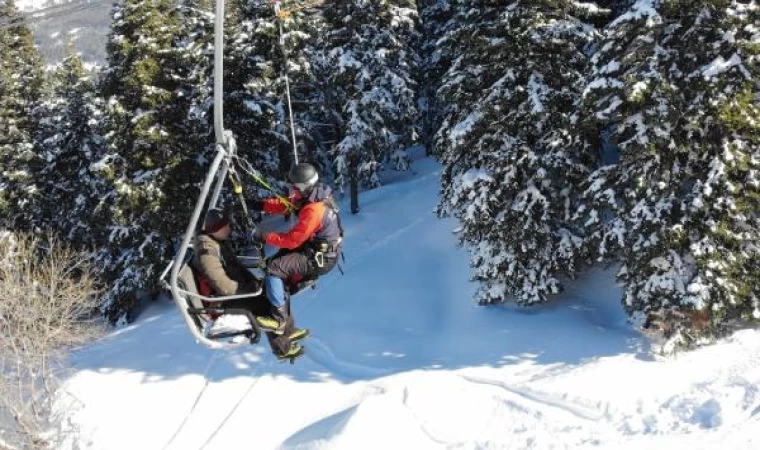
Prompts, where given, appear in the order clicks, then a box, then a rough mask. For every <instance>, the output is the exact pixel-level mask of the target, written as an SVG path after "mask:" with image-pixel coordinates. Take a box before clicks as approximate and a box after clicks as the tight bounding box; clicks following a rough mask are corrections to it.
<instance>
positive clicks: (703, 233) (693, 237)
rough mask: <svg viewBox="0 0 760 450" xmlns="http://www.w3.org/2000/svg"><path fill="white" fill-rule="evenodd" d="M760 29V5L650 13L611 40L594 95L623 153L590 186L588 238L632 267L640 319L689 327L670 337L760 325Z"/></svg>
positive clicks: (600, 123) (604, 46) (694, 6)
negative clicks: (757, 44)
mask: <svg viewBox="0 0 760 450" xmlns="http://www.w3.org/2000/svg"><path fill="white" fill-rule="evenodd" d="M758 25H760V9H759V8H758V6H757V5H756V4H755V3H754V2H751V3H743V2H736V1H711V2H663V3H662V4H661V5H659V7H658V8H657V9H656V10H651V9H648V8H647V7H646V6H645V5H643V4H637V5H636V6H634V9H633V10H632V11H631V14H629V15H628V16H626V18H625V20H616V21H614V22H613V23H612V24H611V25H610V27H609V28H608V29H607V30H606V36H605V40H604V41H603V42H602V43H600V46H599V47H600V49H601V50H600V51H599V52H598V53H597V54H596V55H595V57H594V62H595V68H594V74H593V75H592V77H591V81H590V83H589V86H588V88H587V89H586V92H585V97H586V111H585V114H584V116H585V117H587V118H588V119H589V122H591V123H592V124H593V125H590V126H596V127H599V128H607V127H610V128H609V129H610V130H611V131H612V135H611V138H612V140H613V142H615V143H616V144H617V146H618V147H619V149H620V152H621V155H620V162H619V163H618V164H616V165H614V166H610V167H605V168H602V169H600V170H599V171H597V172H596V173H595V174H594V175H592V177H591V178H590V180H589V182H588V183H587V187H588V189H587V192H586V199H587V200H588V208H587V209H584V210H582V215H583V217H585V219H586V220H587V221H586V223H587V226H588V229H589V233H588V236H589V238H588V240H587V242H588V244H589V245H590V249H591V251H592V252H593V253H594V254H596V255H597V257H599V258H612V259H617V258H620V259H622V260H623V262H624V263H625V266H624V267H625V270H624V271H622V272H621V274H620V279H621V281H622V282H623V283H624V285H625V289H626V291H625V298H624V304H625V306H626V308H627V309H628V311H629V313H630V314H631V315H633V316H635V317H641V318H642V323H644V324H645V325H647V324H649V325H651V324H652V323H654V322H657V321H653V320H652V317H680V318H681V319H678V320H677V321H675V322H674V323H672V324H670V325H669V326H667V327H666V328H667V329H666V331H667V334H668V335H671V336H673V337H674V338H675V339H681V340H682V342H687V341H688V342H694V341H695V339H698V338H699V337H700V336H704V335H714V334H715V333H720V332H721V331H723V330H725V329H726V327H728V326H729V324H730V321H732V320H735V319H742V320H756V319H760V307H759V306H760V302H759V299H760V291H758V290H757V283H756V281H755V278H754V277H756V275H757V268H756V261H757V253H758V248H760V246H758V244H759V243H760V242H759V241H758V239H759V236H760V229H759V228H758V226H759V225H760V223H759V222H758V219H759V218H758V212H757V211H760V203H758V192H759V190H758V189H760V187H759V186H758V183H759V180H758V178H757V176H758V169H759V168H758V165H759V164H760V158H758V152H757V148H758V136H760V130H759V129H758V126H759V125H760V122H759V121H758V103H759V102H758V95H757V93H758V92H760V90H759V87H760V85H759V84H758V83H760V81H758V80H760V65H759V63H758V55H759V53H758V52H757V50H756V49H755V50H753V45H751V44H748V43H750V42H752V41H754V40H756V35H753V33H757V29H758V28H757V27H758ZM753 30H755V31H753ZM753 36H754V37H753ZM610 215H612V217H613V218H612V220H610V221H605V220H604V217H608V216H610ZM753 265H754V266H753ZM693 317H699V318H700V319H699V320H694V319H693ZM705 317H706V318H705ZM657 323H659V322H657ZM686 336H690V338H688V339H687V338H686Z"/></svg>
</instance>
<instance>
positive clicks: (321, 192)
mask: <svg viewBox="0 0 760 450" xmlns="http://www.w3.org/2000/svg"><path fill="white" fill-rule="evenodd" d="M288 178H289V179H290V182H291V183H293V187H294V192H293V195H291V197H290V199H289V201H290V202H292V204H293V205H295V206H296V213H297V214H298V223H296V224H295V226H293V228H291V229H290V230H289V231H287V232H284V233H275V232H272V233H263V232H261V231H257V235H256V237H257V238H258V239H260V240H261V241H263V242H265V243H267V244H269V245H271V246H273V247H278V248H279V249H280V250H279V251H278V252H277V254H275V256H274V257H272V258H271V259H270V261H269V264H268V265H267V275H266V279H265V286H266V292H267V297H268V298H269V302H270V303H271V305H272V315H273V316H274V319H275V320H277V322H279V324H278V323H277V322H274V321H273V320H272V319H270V318H267V317H262V318H261V319H259V320H260V322H261V324H262V325H264V326H267V327H270V328H271V327H276V326H278V325H279V326H284V325H285V324H286V323H287V322H288V321H292V318H291V315H290V305H289V302H288V301H287V296H286V295H285V284H286V283H287V284H288V286H292V285H294V284H295V283H298V282H300V281H303V280H315V279H317V278H318V277H320V276H322V275H324V274H326V273H327V272H329V271H330V270H332V269H333V268H334V267H335V266H336V265H337V264H338V258H339V257H340V255H341V252H342V249H343V228H342V226H341V224H340V216H339V214H338V212H339V209H338V205H337V204H336V203H335V200H334V199H333V198H332V191H331V189H330V188H329V187H328V186H327V185H325V184H323V183H319V174H318V173H317V170H316V169H315V168H314V166H312V165H311V164H307V163H301V164H297V165H295V166H293V168H291V169H290V172H289V173H288ZM288 206H289V205H287V204H286V203H285V202H284V201H283V200H282V199H280V198H276V197H275V198H268V199H265V200H263V201H258V202H254V203H253V204H252V205H251V209H252V210H254V211H263V212H264V213H267V214H286V213H288V212H290V211H289V210H288Z"/></svg>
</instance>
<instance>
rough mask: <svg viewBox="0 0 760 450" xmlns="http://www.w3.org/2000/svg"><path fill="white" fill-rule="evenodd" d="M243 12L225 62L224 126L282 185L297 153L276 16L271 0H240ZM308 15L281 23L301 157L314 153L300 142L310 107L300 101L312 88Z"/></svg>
mask: <svg viewBox="0 0 760 450" xmlns="http://www.w3.org/2000/svg"><path fill="white" fill-rule="evenodd" d="M239 15H240V17H241V20H240V21H238V22H235V21H234V20H230V28H229V30H228V34H229V36H231V38H230V40H229V42H228V47H227V48H228V50H227V55H228V56H227V59H226V60H225V80H224V82H225V86H226V87H225V106H224V112H225V126H226V127H228V128H229V129H231V130H232V131H233V133H234V134H235V136H236V139H237V144H238V150H239V153H240V155H241V156H242V157H244V158H245V159H246V160H247V161H248V162H250V163H251V164H252V165H253V167H255V168H256V169H257V170H259V171H260V172H261V173H262V174H264V176H265V177H267V178H268V179H269V181H270V182H271V183H270V184H272V185H274V186H278V187H280V188H283V189H284V188H285V184H284V182H285V176H284V175H285V174H286V173H287V171H288V170H289V169H290V166H291V165H292V164H293V159H294V157H293V143H292V137H291V132H290V119H289V111H288V105H287V99H286V84H285V75H286V67H285V57H284V56H283V52H282V48H281V47H280V33H279V24H278V17H277V15H276V14H275V10H274V7H273V5H272V2H270V1H268V0H242V1H241V2H240V5H239ZM308 17H309V15H308V14H302V13H298V14H293V15H290V16H289V17H288V18H287V19H284V20H283V22H282V25H283V45H284V47H285V50H286V52H287V60H288V63H289V64H288V67H287V69H288V70H287V75H288V77H289V81H290V86H291V96H292V98H293V100H294V103H293V105H292V106H293V109H294V111H293V113H294V117H295V128H296V134H297V137H296V141H297V144H298V145H299V158H301V159H304V158H306V159H310V156H311V155H310V154H309V152H308V151H306V150H305V148H304V147H302V146H301V143H302V142H303V140H304V137H305V134H307V133H308V131H306V129H305V128H304V127H303V125H302V124H303V122H302V120H303V112H304V111H305V110H307V109H308V106H306V105H304V104H303V103H302V102H301V101H300V100H303V98H304V96H305V97H308V96H309V94H308V92H309V90H310V89H311V87H312V86H313V83H311V77H312V75H311V66H310V64H309V61H308V59H307V58H306V56H305V54H304V51H303V50H304V46H305V45H306V43H307V42H308V41H309V40H310V39H311V38H312V36H311V34H310V31H311V27H310V24H309V20H308ZM280 180H281V182H278V181H280ZM256 187H257V188H261V186H256ZM260 193H261V194H262V195H264V194H265V193H264V192H260ZM269 195H271V194H269Z"/></svg>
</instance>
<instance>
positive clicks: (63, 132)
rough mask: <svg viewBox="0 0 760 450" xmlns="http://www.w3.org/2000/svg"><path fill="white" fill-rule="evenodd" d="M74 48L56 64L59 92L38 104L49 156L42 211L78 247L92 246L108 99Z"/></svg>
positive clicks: (44, 167) (44, 156)
mask: <svg viewBox="0 0 760 450" xmlns="http://www.w3.org/2000/svg"><path fill="white" fill-rule="evenodd" d="M68 52H69V56H68V57H66V59H64V61H63V63H62V64H61V65H60V67H58V68H57V70H56V74H55V79H56V81H55V85H56V86H55V89H54V95H53V98H52V99H51V100H49V101H48V102H46V103H45V104H44V105H42V106H40V107H39V108H38V109H37V110H36V114H38V115H39V116H40V119H39V120H40V122H41V123H44V124H45V127H44V129H43V130H41V133H40V137H39V145H40V151H41V155H40V156H41V158H42V159H43V160H44V161H45V163H44V164H43V165H42V168H41V170H40V180H39V181H40V184H41V190H42V196H41V197H42V199H41V201H40V211H39V214H40V216H41V217H40V221H41V223H42V225H43V227H44V228H46V229H52V230H55V231H56V232H57V233H58V234H59V235H61V236H63V237H65V239H66V240H67V241H68V242H69V243H70V244H72V245H73V246H74V247H75V248H92V247H93V246H94V245H95V242H94V241H93V240H92V231H91V229H92V228H93V224H92V223H90V222H89V218H90V214H91V211H93V210H94V209H95V207H96V206H97V202H98V195H97V194H98V193H99V192H100V191H102V188H101V189H99V188H98V183H99V182H100V180H99V178H98V177H96V176H95V174H94V173H93V172H92V171H91V170H90V165H91V164H93V163H95V162H96V161H97V159H96V158H97V157H98V156H99V155H100V147H101V143H102V137H101V136H100V135H99V130H98V123H99V121H100V120H101V116H102V109H103V105H102V101H101V99H100V98H99V97H97V95H96V91H95V85H94V82H93V78H94V74H93V73H92V72H88V71H87V70H86V69H85V68H84V66H83V64H82V60H81V58H80V57H79V56H78V55H76V54H74V51H73V47H71V46H69V50H68Z"/></svg>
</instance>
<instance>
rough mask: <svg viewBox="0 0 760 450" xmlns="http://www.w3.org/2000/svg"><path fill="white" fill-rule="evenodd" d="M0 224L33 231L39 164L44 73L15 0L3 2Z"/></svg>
mask: <svg viewBox="0 0 760 450" xmlns="http://www.w3.org/2000/svg"><path fill="white" fill-rule="evenodd" d="M0 20H3V22H4V23H7V24H8V26H4V27H2V28H0V227H8V228H11V229H15V230H33V229H34V228H35V225H36V217H35V211H36V209H37V207H36V206H35V204H36V202H37V200H38V199H39V187H38V185H37V184H38V181H39V180H38V179H37V177H36V176H35V174H36V171H37V169H38V168H39V165H40V160H39V156H38V153H37V149H36V146H35V143H34V137H35V134H36V132H37V126H36V121H35V120H34V118H33V115H32V111H33V110H34V108H35V107H36V106H37V105H38V104H39V103H40V101H41V98H42V93H43V87H44V80H45V74H44V72H43V69H42V58H41V56H40V54H39V52H38V51H37V49H36V48H35V46H34V36H33V34H32V31H31V30H30V28H29V27H28V26H27V24H26V23H25V22H24V19H23V17H22V16H21V15H20V14H19V12H18V10H17V9H16V6H15V2H14V1H13V0H5V1H3V2H0Z"/></svg>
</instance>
